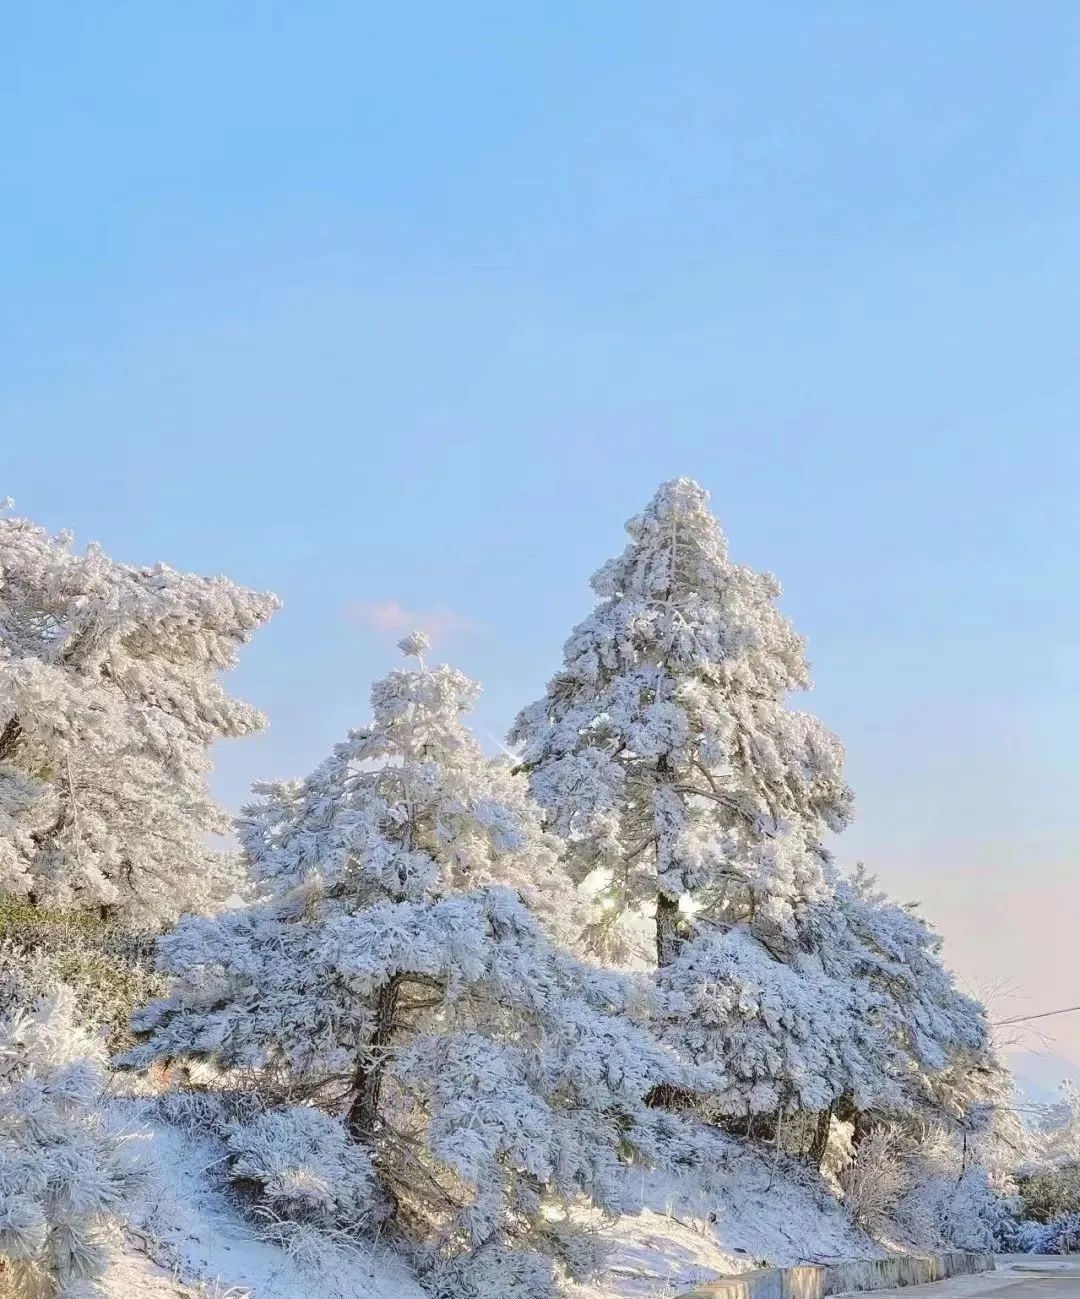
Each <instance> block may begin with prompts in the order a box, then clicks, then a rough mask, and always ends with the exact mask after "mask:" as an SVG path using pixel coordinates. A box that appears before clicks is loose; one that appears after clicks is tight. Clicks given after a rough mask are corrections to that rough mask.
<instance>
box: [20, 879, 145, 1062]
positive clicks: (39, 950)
mask: <svg viewBox="0 0 1080 1299" xmlns="http://www.w3.org/2000/svg"><path fill="white" fill-rule="evenodd" d="M57 984H63V985H64V986H65V987H67V988H69V989H70V990H71V992H72V994H73V996H74V998H75V1012H76V1017H77V1020H78V1023H79V1024H80V1026H81V1027H83V1028H86V1029H102V1030H103V1031H104V1032H105V1033H106V1034H107V1038H108V1044H109V1047H110V1049H111V1050H119V1049H120V1047H121V1046H122V1045H123V1044H124V1043H125V1042H126V1041H127V1040H128V1037H127V1035H128V1023H129V1020H130V1018H131V1015H132V1012H133V1011H134V1010H135V1009H136V1007H138V1006H141V1005H144V1004H145V1003H146V1001H147V1000H149V999H150V998H151V997H154V996H156V995H158V994H159V993H160V992H161V991H162V982H161V979H160V978H159V977H158V976H157V975H156V974H155V973H154V944H153V938H152V936H151V935H148V934H146V933H140V932H132V931H130V930H127V929H124V928H122V927H120V926H119V925H117V924H115V923H110V922H107V921H103V920H101V919H99V918H98V917H97V916H93V915H90V914H88V913H86V912H78V911H73V912H57V911H48V910H46V909H45V908H44V907H35V906H31V905H30V904H29V903H26V902H21V901H19V900H17V899H14V898H10V897H2V896H0V1006H15V1005H22V1006H28V1005H32V1004H33V1003H35V1002H36V1001H37V1000H38V999H39V998H40V997H41V996H42V995H44V994H46V993H47V992H48V991H49V990H50V989H51V988H53V987H55V986H56V985H57Z"/></svg>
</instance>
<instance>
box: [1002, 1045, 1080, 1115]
mask: <svg viewBox="0 0 1080 1299" xmlns="http://www.w3.org/2000/svg"><path fill="white" fill-rule="evenodd" d="M1005 1060H1006V1063H1007V1064H1008V1066H1009V1068H1010V1069H1011V1070H1012V1072H1013V1077H1014V1078H1015V1079H1016V1087H1017V1090H1018V1091H1019V1092H1020V1094H1021V1096H1023V1098H1024V1099H1025V1100H1027V1101H1031V1102H1033V1103H1034V1104H1037V1105H1041V1104H1045V1103H1046V1102H1047V1101H1055V1100H1057V1098H1058V1088H1059V1087H1060V1086H1061V1084H1062V1083H1063V1082H1067V1081H1068V1082H1074V1083H1076V1084H1077V1085H1078V1086H1080V1068H1077V1066H1076V1065H1074V1064H1073V1063H1072V1062H1071V1061H1069V1060H1066V1059H1065V1057H1064V1056H1060V1055H1052V1054H1051V1053H1050V1052H1049V1051H1013V1052H1010V1053H1007V1054H1006V1056H1005Z"/></svg>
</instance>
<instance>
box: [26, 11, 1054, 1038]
mask: <svg viewBox="0 0 1080 1299" xmlns="http://www.w3.org/2000/svg"><path fill="white" fill-rule="evenodd" d="M1078 38H1080V7H1077V6H1076V5H1074V4H1072V3H1069V2H1067V0H1062V2H1061V3H1050V2H1045V0H1044V2H1039V0H1035V2H1033V3H1028V4H1019V3H1015V2H1012V0H1010V2H1009V3H1001V2H994V0H987V2H986V3H982V4H980V5H977V6H976V5H971V4H966V3H955V2H948V3H945V4H941V3H929V2H924V0H909V2H908V3H905V4H903V5H867V4H865V3H861V2H859V3H856V2H854V0H853V2H852V3H820V4H814V5H807V4H803V3H784V2H782V0H776V2H774V3H771V4H769V5H763V6H736V5H725V4H716V3H701V4H695V3H684V4H675V5H655V4H647V3H643V2H642V3H636V2H633V0H629V2H628V0H620V3H615V2H614V0H611V2H608V0H593V2H592V3H589V4H586V5H580V4H565V3H560V2H555V3H548V4H523V5H480V4H474V3H470V2H469V0H462V2H461V3H458V4H454V5H443V4H438V5H436V4H426V3H420V4H416V5H412V6H407V7H402V6H389V5H379V6H376V5H365V4H357V3H327V2H325V0H305V3H304V4H291V3H285V2H284V0H279V2H278V3H260V4H256V3H245V2H244V0H237V2H236V3H232V4H228V5H223V4H221V3H219V2H217V0H214V2H212V3H211V2H203V0H188V3H186V4H184V5H182V6H177V5H174V6H158V5H144V4H142V5H141V4H135V3H114V4H108V3H103V2H102V0H80V3H78V4H75V3H47V4H41V5H32V6H27V5H24V6H18V7H15V8H13V9H12V10H11V12H9V13H7V14H6V15H4V17H3V18H2V19H0V156H2V158H3V160H4V161H3V165H2V168H0V195H2V210H3V213H4V222H3V238H2V239H0V283H2V284H3V286H4V287H3V294H2V295H0V356H2V357H3V361H2V363H0V418H2V421H3V425H2V427H3V437H2V440H0V494H3V493H9V494H11V495H13V496H14V497H15V498H16V500H17V503H18V506H19V508H20V510H21V511H24V512H26V513H28V514H30V515H32V516H33V517H36V518H39V519H41V520H43V521H44V522H46V523H48V524H50V525H55V526H57V527H59V526H71V527H74V528H75V529H76V531H77V533H78V534H79V536H80V537H81V538H83V539H85V538H87V537H95V538H98V539H100V540H101V541H102V542H103V543H104V544H105V545H106V546H107V547H108V548H109V549H110V550H111V551H112V552H113V553H115V554H116V555H117V556H118V557H122V558H126V559H130V560H133V561H150V560H155V559H158V558H162V559H166V560H168V561H169V562H171V563H173V564H175V565H177V566H184V567H192V568H197V569H202V570H210V571H223V572H226V573H228V574H229V575H230V576H233V577H235V578H237V579H238V580H241V581H244V582H247V583H249V584H252V585H256V586H265V587H270V588H273V589H274V590H276V591H278V592H279V593H280V594H281V595H282V596H283V598H284V600H285V608H284V610H283V611H282V612H281V614H280V615H279V616H278V618H277V619H276V620H275V622H274V623H273V624H272V625H271V626H270V627H269V628H268V629H267V630H266V631H265V632H263V633H262V635H261V636H260V637H259V639H258V641H257V642H256V643H255V644H253V645H252V647H251V648H250V649H249V651H248V652H247V654H246V655H245V658H244V663H243V666H242V669H241V670H240V672H239V673H238V674H237V682H236V684H237V687H238V689H240V690H241V691H242V692H244V693H246V694H247V695H248V696H249V697H251V698H253V699H255V700H256V701H257V702H259V703H260V704H261V705H262V706H264V707H265V708H266V709H267V711H268V712H269V713H270V715H271V718H272V723H273V725H272V729H271V731H270V732H269V733H268V734H267V735H266V736H265V737H262V738H260V739H259V740H256V741H251V742H247V743H245V744H243V745H235V746H232V747H229V748H228V749H226V750H225V751H223V752H222V754H221V760H220V770H219V775H218V783H219V788H220V790H221V791H222V793H223V795H224V796H225V797H226V798H227V799H228V800H230V801H231V802H235V801H237V800H238V799H239V798H240V797H241V796H242V792H243V789H244V788H245V786H246V784H247V782H248V781H249V780H250V779H252V778H254V777H259V776H272V775H279V774H282V775H283V774H297V773H300V772H303V771H304V770H306V769H307V768H308V767H309V766H310V765H311V764H312V763H313V762H314V761H315V760H316V759H317V758H318V757H319V756H320V755H321V753H322V752H323V751H324V750H325V748H326V747H327V746H328V745H329V743H330V742H331V741H332V740H333V739H334V738H336V737H337V736H338V735H339V734H340V733H341V732H342V731H344V730H345V729H346V727H347V726H348V725H350V724H354V723H356V722H357V721H359V720H361V719H362V717H363V714H364V711H365V706H366V695H367V688H368V684H369V681H370V679H371V678H372V676H373V675H376V674H378V673H380V672H382V671H383V670H384V669H385V667H386V666H387V664H388V663H389V662H390V661H391V658H392V654H391V651H390V648H389V647H390V644H391V641H392V638H390V637H388V636H387V635H385V634H383V633H381V632H380V631H379V629H378V628H377V627H375V626H373V625H372V619H371V617H370V616H365V614H364V613H363V606H368V605H371V604H378V603H385V602H397V604H398V605H400V606H402V607H403V608H405V609H408V610H415V611H419V612H421V613H426V614H428V615H430V614H431V611H433V610H434V611H442V613H441V614H440V619H441V622H442V623H443V624H444V625H446V626H447V627H448V628H449V630H448V632H447V634H446V635H445V637H444V644H443V646H442V647H441V648H442V650H443V651H444V653H445V654H446V655H447V656H450V657H453V658H454V659H455V660H456V661H457V662H459V663H460V664H461V665H462V666H463V667H464V668H466V669H467V670H468V671H470V672H472V673H474V674H475V675H477V676H479V677H480V678H481V679H482V680H483V681H484V682H485V685H486V694H485V697H484V701H483V704H482V707H481V709H480V713H479V716H478V727H479V729H480V730H481V732H482V733H483V734H484V735H485V736H486V737H488V738H494V737H495V736H497V735H498V734H500V733H501V732H502V731H503V730H504V729H505V727H506V724H507V723H508V721H509V719H510V717H511V716H512V714H513V712H514V711H515V709H516V708H517V707H518V706H519V705H520V704H521V703H522V702H525V701H527V700H529V699H531V698H532V697H533V696H535V694H536V693H537V692H538V691H539V690H540V688H541V686H542V684H543V681H544V679H545V678H546V676H547V675H548V673H549V672H550V670H551V669H552V668H553V667H554V665H555V663H556V662H557V657H558V652H559V647H560V645H561V643H562V641H563V639H564V637H565V635H566V633H567V631H568V630H569V628H570V626H571V625H572V624H573V622H574V621H575V620H576V619H577V618H579V617H580V616H581V615H582V614H583V613H584V612H585V610H586V609H587V608H588V605H589V595H588V590H587V586H586V579H587V577H588V575H589V573H590V572H591V571H592V570H593V569H594V568H595V567H597V566H598V565H599V563H600V562H601V561H602V560H603V559H604V558H606V557H607V556H608V555H609V554H611V553H613V552H614V551H616V550H617V549H619V548H620V547H621V544H622V542H621V524H622V522H623V520H624V519H625V518H626V517H627V516H628V515H629V514H631V513H633V512H634V511H635V510H636V509H637V508H638V507H639V506H640V505H641V504H642V503H643V502H644V501H645V499H647V497H648V496H649V494H650V493H651V491H652V490H653V488H654V487H655V485H656V483H657V482H658V481H660V480H661V479H663V478H667V477H671V476H673V475H676V474H681V473H687V474H691V475H693V476H694V477H697V478H699V479H700V480H701V481H702V482H703V483H704V484H705V485H706V486H707V487H708V488H709V489H710V490H711V491H712V493H713V499H714V504H715V507H716V510H717V513H718V515H719V516H720V518H721V520H722V522H723V524H724V526H725V528H726V530H727V531H728V533H729V536H730V538H731V543H732V549H733V551H734V553H735V555H736V556H737V557H738V558H739V559H741V560H743V561H745V562H748V563H752V564H754V565H756V566H758V567H762V568H771V569H773V570H774V571H775V572H776V573H778V575H779V576H780V577H781V579H782V581H783V582H784V585H785V588H786V594H785V599H784V606H785V608H786V610H787V611H788V612H789V614H790V615H791V616H792V617H793V619H794V620H795V621H796V623H797V625H798V626H799V628H800V629H801V630H802V631H803V632H805V633H806V634H807V635H808V637H809V640H810V647H811V656H812V658H813V661H814V664H815V673H816V681H817V692H816V695H815V697H814V699H813V707H814V708H815V709H816V710H817V711H818V712H819V713H820V714H821V715H822V716H823V717H824V718H825V720H826V721H827V722H828V723H829V724H830V725H831V726H832V727H833V728H834V729H836V730H837V731H838V732H839V734H840V735H841V736H842V738H843V739H844V741H845V742H846V744H847V746H848V751H849V766H850V775H851V781H852V784H853V785H854V787H855V791H856V795H857V797H858V807H859V814H860V815H859V821H858V824H857V825H856V827H854V828H853V829H852V830H851V831H850V832H849V833H848V834H847V835H846V836H845V840H846V842H841V844H840V845H838V847H839V849H840V852H841V855H842V856H843V857H846V858H849V859H851V858H854V857H855V856H858V855H861V856H864V857H866V858H867V859H868V860H869V861H870V862H871V863H872V864H874V865H875V866H876V867H877V868H878V869H879V870H880V871H881V873H882V875H883V876H884V878H885V881H886V882H887V884H888V885H889V886H890V887H891V888H892V889H893V890H894V891H896V892H898V893H900V894H901V895H902V896H905V897H907V896H918V897H921V898H922V899H923V900H924V902H925V904H926V906H927V909H928V911H929V913H930V914H931V916H932V917H933V918H935V919H937V920H938V921H939V923H940V924H941V926H942V928H943V929H944V931H945V933H946V935H947V939H948V944H949V946H948V951H949V953H950V955H951V956H952V958H953V960H954V962H955V963H956V964H957V965H958V966H959V967H960V968H961V970H962V971H963V972H964V973H965V975H967V976H968V977H970V978H971V979H973V980H975V981H977V982H978V984H979V986H980V987H982V988H983V989H984V990H987V989H989V988H990V986H991V985H992V984H994V985H998V984H1008V985H1011V987H1012V989H1013V991H1014V994H1015V995H1014V996H1013V997H1012V998H1011V999H1008V1000H1006V1001H1003V1002H1002V1009H1003V1010H1005V1011H1011V1012H1013V1013H1018V1012H1019V1011H1020V1010H1022V1009H1025V1008H1028V1007H1030V1008H1031V1009H1043V1008H1044V1006H1045V1005H1046V1004H1047V1003H1048V1002H1050V1003H1052V1002H1054V1001H1055V1000H1059V1001H1060V1002H1061V1003H1063V1004H1071V1003H1075V1002H1076V1001H1080V996H1078V995H1076V994H1080V962H1078V961H1077V958H1076V956H1075V938H1074V934H1075V928H1074V923H1075V915H1076V914H1077V908H1078V905H1080V879H1078V876H1080V872H1078V871H1077V869H1076V857H1077V848H1078V846H1080V844H1078V839H1080V835H1078V833H1077V810H1076V809H1077V805H1078V800H1077V790H1076V781H1077V758H1076V744H1075V740H1074V736H1075V734H1076V733H1077V730H1078V723H1080V705H1078V703H1077V694H1076V689H1075V679H1076V674H1077V663H1078V660H1080V655H1078V649H1080V644H1078V642H1080V616H1078V613H1077V607H1078V606H1077V599H1076V585H1077V581H1076V579H1077V555H1078V553H1080V522H1078V519H1077V512H1076V508H1075V501H1076V498H1077V490H1078V487H1080V445H1078V438H1077V417H1078V413H1080V371H1078V367H1077V364H1076V352H1077V342H1076V334H1077V330H1076V314H1077V308H1076V303H1077V301H1078V296H1080V295H1078V288H1080V222H1078V221H1077V219H1076V213H1077V209H1078V206H1080V162H1078V158H1080V155H1078V153H1077V149H1076V135H1077V127H1078V114H1080V64H1078V63H1077V60H1076V57H1075V52H1076V49H1077V46H1078ZM1063 948H1064V950H1065V952H1067V953H1068V954H1069V955H1068V958H1067V959H1065V958H1064V957H1063V956H1062V949H1063ZM1059 1023H1060V1024H1061V1027H1060V1028H1059V1029H1055V1034H1057V1036H1058V1041H1057V1043H1056V1048H1060V1049H1062V1050H1065V1051H1067V1052H1071V1054H1072V1057H1073V1058H1074V1060H1076V1061H1077V1062H1078V1063H1080V1028H1069V1027H1066V1026H1065V1024H1064V1021H1061V1022H1059ZM1070 1034H1071V1036H1070Z"/></svg>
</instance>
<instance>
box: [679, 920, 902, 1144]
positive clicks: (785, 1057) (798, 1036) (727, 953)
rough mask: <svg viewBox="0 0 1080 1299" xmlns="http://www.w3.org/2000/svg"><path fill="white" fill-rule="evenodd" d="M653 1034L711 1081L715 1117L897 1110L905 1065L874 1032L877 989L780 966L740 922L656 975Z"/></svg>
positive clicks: (812, 969)
mask: <svg viewBox="0 0 1080 1299" xmlns="http://www.w3.org/2000/svg"><path fill="white" fill-rule="evenodd" d="M656 979H657V992H658V1011H657V1015H656V1023H655V1030H656V1032H657V1034H658V1035H659V1036H660V1037H661V1038H662V1040H664V1041H666V1042H668V1043H669V1044H671V1045H672V1046H674V1047H676V1048H677V1049H678V1050H679V1052H680V1053H681V1054H682V1055H684V1056H686V1057H688V1058H689V1059H691V1060H692V1061H694V1062H695V1063H696V1064H698V1065H707V1066H709V1067H710V1069H711V1072H712V1074H713V1075H714V1076H715V1077H716V1078H717V1080H718V1081H717V1084H716V1087H715V1090H714V1091H713V1092H712V1094H711V1096H710V1108H711V1109H712V1110H713V1112H714V1113H718V1114H720V1115H723V1116H726V1117H731V1118H736V1117H740V1118H742V1119H743V1120H745V1121H746V1123H747V1127H748V1128H750V1127H752V1124H753V1122H754V1121H755V1120H759V1119H762V1118H764V1119H765V1120H766V1124H767V1130H770V1131H772V1132H773V1133H774V1134H775V1133H776V1132H777V1131H778V1130H782V1128H783V1124H784V1120H785V1117H787V1116H792V1115H796V1114H799V1113H801V1112H817V1111H824V1110H831V1108H832V1107H833V1106H834V1105H835V1104H836V1103H837V1102H838V1101H839V1100H840V1099H841V1098H842V1097H848V1098H852V1101H853V1103H857V1104H859V1105H860V1106H861V1107H867V1106H870V1105H879V1106H882V1107H885V1108H889V1107H892V1108H896V1107H903V1106H904V1104H905V1100H904V1095H903V1091H902V1087H901V1079H902V1077H903V1075H904V1073H905V1069H906V1061H905V1060H904V1058H903V1056H902V1054H901V1052H900V1049H899V1047H898V1046H897V1044H895V1043H894V1042H893V1041H891V1039H890V1038H889V1036H888V1034H887V1033H885V1032H883V1031H882V1024H881V1012H882V1006H883V998H882V995H881V993H880V992H879V991H878V990H877V989H876V988H874V987H873V986H871V985H869V984H867V983H860V982H858V981H855V980H848V979H836V978H833V977H831V976H830V975H829V974H827V973H826V972H825V970H824V969H823V968H822V966H821V963H820V961H819V960H818V959H817V958H816V957H815V956H814V955H812V954H800V957H799V958H798V959H797V960H796V961H794V962H793V963H791V964H788V963H786V962H784V961H780V960H777V959H776V957H775V956H773V955H772V954H771V953H770V952H768V951H767V950H766V949H765V948H764V947H763V946H762V945H761V943H759V942H758V941H757V939H756V938H754V936H753V935H752V934H751V933H750V932H749V930H748V929H747V928H745V927H743V926H738V927H736V928H733V929H731V930H728V931H726V932H724V931H721V930H712V931H709V932H705V933H701V934H698V935H697V936H696V937H695V938H694V939H692V940H691V941H689V942H687V943H685V944H683V946H682V947H681V949H680V950H679V953H678V955H677V956H676V958H675V960H674V961H672V962H671V963H670V964H669V965H666V966H662V967H661V968H660V969H659V970H658V971H657V976H656Z"/></svg>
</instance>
